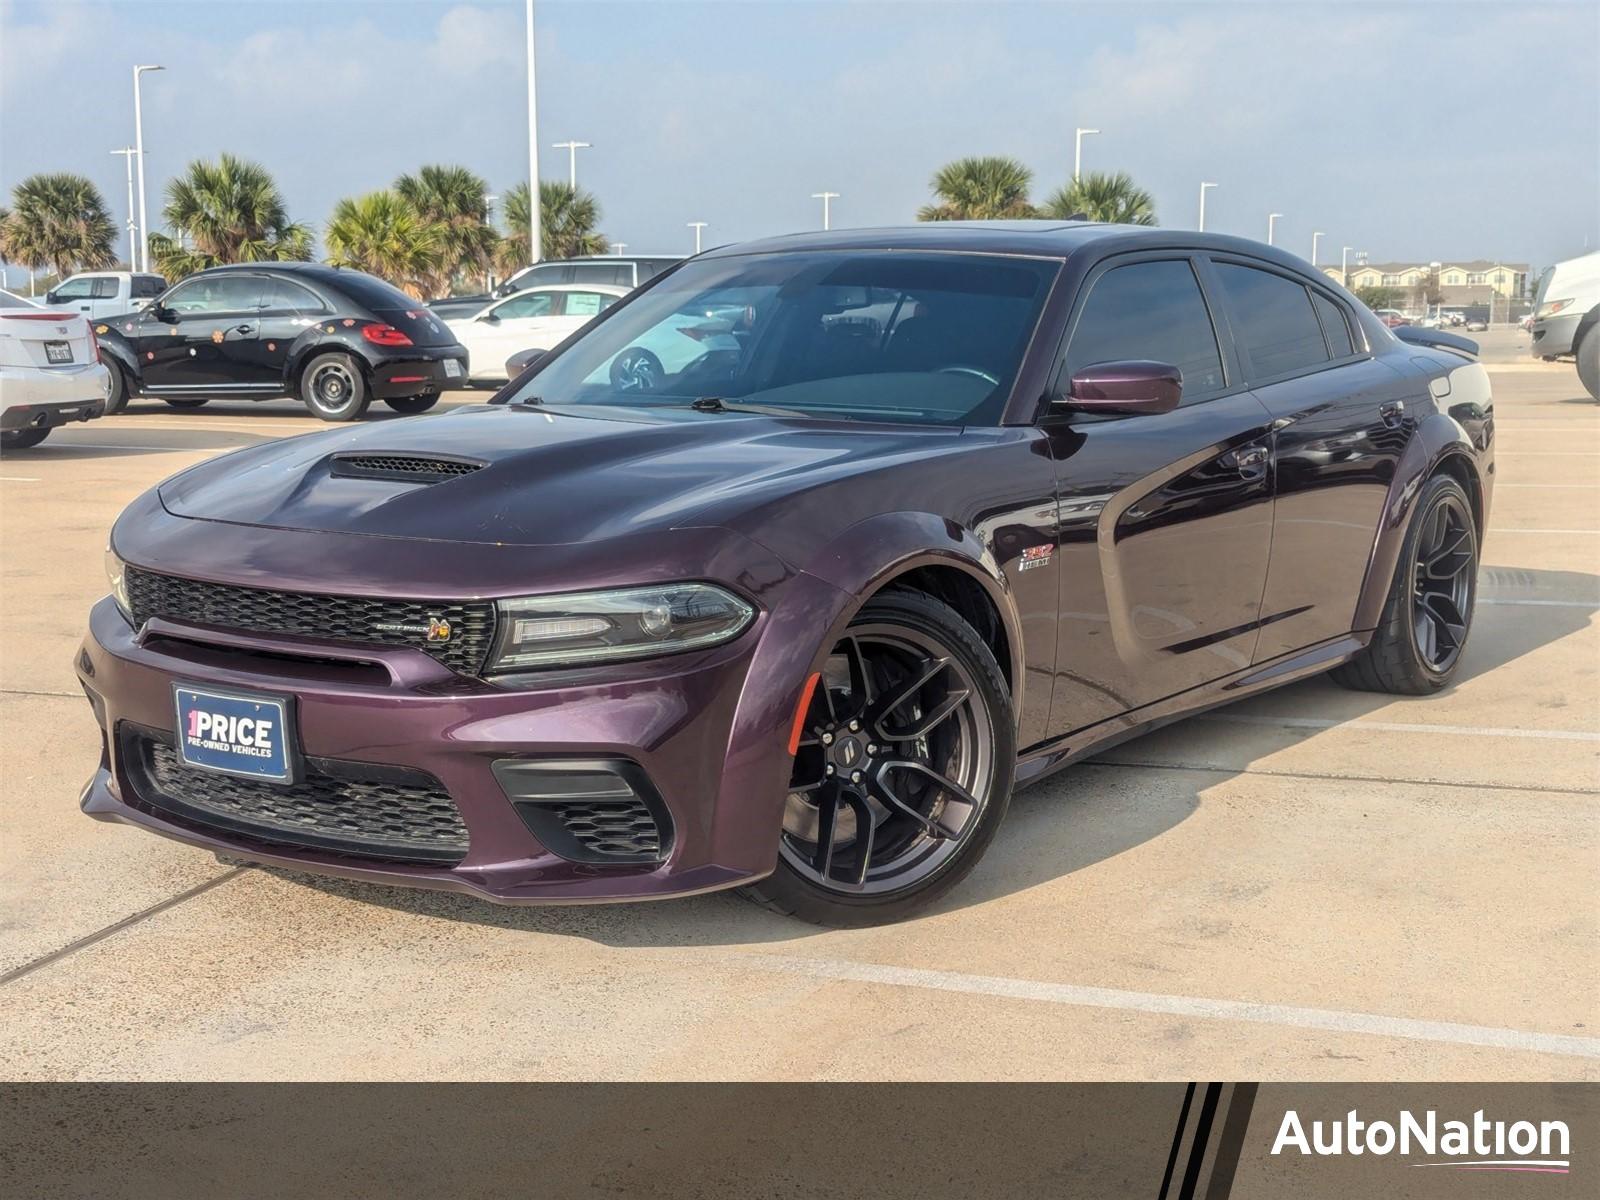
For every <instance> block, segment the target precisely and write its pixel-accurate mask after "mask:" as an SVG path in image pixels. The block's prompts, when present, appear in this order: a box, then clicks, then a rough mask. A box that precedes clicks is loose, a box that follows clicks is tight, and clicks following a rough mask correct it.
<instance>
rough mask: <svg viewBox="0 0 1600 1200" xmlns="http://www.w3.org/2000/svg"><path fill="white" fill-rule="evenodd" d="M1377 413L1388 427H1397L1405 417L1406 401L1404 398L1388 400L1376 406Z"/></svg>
mask: <svg viewBox="0 0 1600 1200" xmlns="http://www.w3.org/2000/svg"><path fill="white" fill-rule="evenodd" d="M1378 415H1379V416H1380V417H1382V418H1383V423H1384V424H1385V425H1387V426H1388V427H1389V428H1390V429H1398V428H1399V427H1400V423H1401V422H1402V421H1404V420H1405V419H1406V402H1405V401H1404V400H1390V401H1388V402H1386V403H1384V404H1380V405H1379V406H1378Z"/></svg>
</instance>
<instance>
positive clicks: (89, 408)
mask: <svg viewBox="0 0 1600 1200" xmlns="http://www.w3.org/2000/svg"><path fill="white" fill-rule="evenodd" d="M110 394H111V372H110V371H109V370H107V368H106V367H105V365H104V364H103V363H102V362H101V361H100V346H99V343H98V342H96V341H95V336H94V329H93V328H92V327H91V326H90V324H89V321H88V318H86V317H84V316H82V315H80V314H79V313H75V312H53V311H51V310H49V309H44V308H40V307H39V306H38V305H36V304H34V303H33V302H31V301H29V300H26V299H24V298H23V297H21V296H17V295H14V294H12V293H11V292H7V291H0V447H3V448H4V449H6V450H24V449H26V448H28V447H29V446H37V445H38V444H39V443H40V442H42V441H44V439H45V438H46V437H48V436H49V435H50V431H51V430H52V429H54V428H55V427H56V426H57V425H64V424H66V423H67V422H68V421H88V420H92V419H93V418H95V417H98V416H100V415H101V414H102V413H103V412H105V407H106V398H107V397H108V396H109V395H110Z"/></svg>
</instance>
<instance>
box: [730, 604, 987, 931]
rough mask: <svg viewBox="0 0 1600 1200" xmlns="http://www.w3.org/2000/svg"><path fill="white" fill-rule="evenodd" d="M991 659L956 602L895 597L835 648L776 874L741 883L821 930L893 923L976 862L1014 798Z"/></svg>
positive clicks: (800, 757) (866, 609)
mask: <svg viewBox="0 0 1600 1200" xmlns="http://www.w3.org/2000/svg"><path fill="white" fill-rule="evenodd" d="M1015 766H1016V725H1015V718H1014V715H1013V710H1012V706H1011V697H1010V694H1009V692H1008V691H1007V689H1006V684H1005V678H1004V676H1003V675H1001V673H1000V668H999V666H998V664H997V663H996V662H995V659H994V654H993V653H992V652H991V651H990V649H989V647H988V645H986V644H985V643H984V641H983V639H982V638H980V637H979V636H978V634H977V632H976V631H975V630H974V629H973V628H972V626H971V625H969V624H967V622H966V621H964V620H963V619H962V618H961V616H960V615H959V614H958V613H956V611H955V610H954V609H952V608H951V607H950V606H949V605H947V604H944V603H942V602H940V601H938V600H936V599H934V598H933V597H931V596H928V595H926V594H925V593H922V592H916V591H902V590H898V589H895V590H890V591H887V592H884V593H882V594H880V595H878V596H875V597H873V598H872V599H871V600H869V601H868V602H867V603H866V604H865V605H863V606H862V609H861V611H860V613H858V614H857V616H856V618H855V620H854V621H852V622H851V623H850V626H849V628H848V629H847V630H846V631H845V635H844V637H843V638H842V639H841V640H840V642H839V643H838V644H837V645H836V646H835V647H834V648H833V652H832V653H831V654H830V655H829V657H828V660H827V663H826V665H825V667H824V669H823V672H822V679H821V681H820V682H819V683H818V685H817V688H816V691H815V694H814V695H813V697H812V701H811V706H810V708H809V709H808V711H807V715H806V717H805V720H804V725H803V729H802V737H801V742H800V750H799V753H798V754H796V756H795V761H794V769H793V774H792V775H791V778H790V791H789V794H788V798H787V800H786V801H785V807H784V821H783V829H782V832H781V833H780V834H779V839H780V840H779V854H778V867H777V870H776V871H775V872H774V873H773V874H772V875H770V876H768V877H767V878H766V879H763V880H761V881H760V882H759V883H755V884H751V885H750V886H749V887H746V888H744V889H743V894H744V895H745V896H746V897H748V898H749V899H751V900H753V901H755V902H756V903H758V904H761V905H763V906H764V907H766V908H769V909H772V910H773V911H774V912H778V913H782V914H784V915H786V916H794V917H799V918H800V919H801V920H804V921H810V922H813V923H814V924H818V925H834V926H862V925H878V924H885V923H888V922H892V921H898V920H901V919H902V918H904V917H906V916H909V915H910V914H911V913H913V912H915V911H917V910H918V909H921V908H924V907H926V906H927V905H929V904H932V903H933V902H934V901H935V900H937V899H938V898H939V897H940V896H943V895H944V894H945V893H946V892H948V891H949V890H950V889H951V888H953V887H954V886H955V885H956V884H957V883H959V882H960V881H961V880H962V879H963V878H964V877H965V876H966V875H967V873H968V872H969V871H971V870H972V868H973V867H974V866H975V865H976V864H977V861H978V859H979V858H980V857H982V855H983V852H984V851H985V850H986V849H987V848H988V845H989V843H990V842H991V841H992V840H993V839H994V835H995V832H996V830H998V829H999V827H1000V822H1001V821H1002V819H1003V818H1004V817H1005V811H1006V806H1007V804H1008V803H1009V802H1010V799H1011V782H1012V775H1013V772H1014V769H1015Z"/></svg>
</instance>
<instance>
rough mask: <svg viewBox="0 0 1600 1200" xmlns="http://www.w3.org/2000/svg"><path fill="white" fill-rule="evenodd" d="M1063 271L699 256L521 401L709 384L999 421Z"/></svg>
mask: <svg viewBox="0 0 1600 1200" xmlns="http://www.w3.org/2000/svg"><path fill="white" fill-rule="evenodd" d="M1058 269H1059V268H1058V266H1057V265H1056V264H1053V263H1045V262H1036V261H1032V260H1027V259H1010V258H1000V257H988V256H979V255H941V254H924V253H912V252H898V253H887V252H862V253H845V252H813V253H791V254H763V255H751V256H749V257H728V258H718V259H700V260H697V261H695V262H691V263H688V264H686V265H685V266H684V267H682V268H681V269H680V270H678V271H676V272H674V273H673V274H672V275H670V276H667V277H666V278H664V279H662V280H660V281H659V282H657V283H656V284H655V285H654V286H652V287H651V288H650V289H649V290H648V291H645V292H643V293H638V294H636V295H635V297H634V298H633V299H632V300H631V301H630V302H629V303H628V304H627V306H626V307H624V308H621V309H619V310H618V311H617V312H616V313H614V314H612V315H610V316H608V317H607V318H606V320H604V321H602V322H598V323H596V324H594V325H592V326H590V327H589V328H588V331H587V332H586V333H584V334H583V335H581V336H580V337H579V338H578V340H577V341H576V342H574V343H573V344H572V345H571V346H569V347H568V348H567V349H566V350H564V351H563V352H562V353H560V354H559V355H558V356H557V357H555V358H553V359H551V360H550V361H549V363H548V365H546V366H545V367H544V368H543V369H542V370H540V371H539V373H538V375H537V376H536V377H535V378H534V379H532V380H530V381H529V382H527V383H526V384H524V385H523V387H522V389H521V390H520V392H519V393H518V394H517V395H516V396H513V398H512V399H513V400H518V399H522V398H524V397H525V396H543V397H545V398H546V402H547V403H548V402H549V398H550V397H552V396H559V397H561V398H562V399H561V401H560V403H563V404H565V403H575V404H614V405H628V406H635V405H640V406H665V407H676V408H682V407H686V406H688V405H689V404H692V403H693V402H694V401H695V400H696V399H700V398H704V397H708V396H716V397H719V398H721V399H722V400H723V401H725V402H727V403H729V404H732V403H733V402H734V401H746V402H748V403H752V404H758V405H769V406H773V407H778V408H784V409H789V410H793V411H794V412H795V413H798V414H800V415H804V416H812V415H815V416H819V417H828V418H839V417H853V418H861V419H866V420H887V421H906V422H917V423H927V424H966V423H971V424H993V423H994V422H995V421H996V420H998V418H999V416H1000V413H1001V410H1002V409H1003V407H1004V405H1005V401H1006V397H1007V396H1008V395H1009V393H1010V390H1011V384H1012V381H1013V380H1014V379H1015V377H1016V373H1017V368H1018V366H1019V365H1020V364H1021V361H1022V356H1023V352H1024V351H1025V350H1026V348H1027V345H1028V340H1029V338H1030V337H1031V336H1032V334H1033V329H1034V326H1035V324H1036V323H1037V321H1038V317H1039V308H1040V305H1041V304H1042V303H1043V299H1044V295H1045V293H1046V291H1047V290H1048V289H1049V286H1050V281H1051V280H1052V279H1053V278H1054V277H1055V274H1056V272H1057V270H1058ZM580 294H581V293H580Z"/></svg>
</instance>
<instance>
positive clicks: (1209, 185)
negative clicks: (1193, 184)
mask: <svg viewBox="0 0 1600 1200" xmlns="http://www.w3.org/2000/svg"><path fill="white" fill-rule="evenodd" d="M1216 186H1217V185H1216V184H1214V183H1202V184H1201V185H1200V232H1201V233H1204V232H1205V231H1206V189H1207V188H1214V187H1216Z"/></svg>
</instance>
